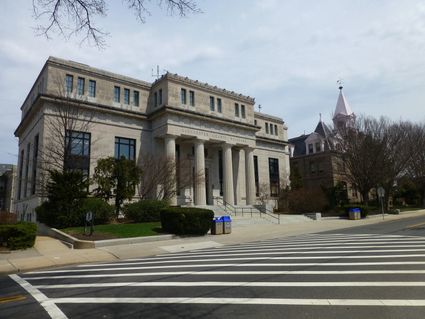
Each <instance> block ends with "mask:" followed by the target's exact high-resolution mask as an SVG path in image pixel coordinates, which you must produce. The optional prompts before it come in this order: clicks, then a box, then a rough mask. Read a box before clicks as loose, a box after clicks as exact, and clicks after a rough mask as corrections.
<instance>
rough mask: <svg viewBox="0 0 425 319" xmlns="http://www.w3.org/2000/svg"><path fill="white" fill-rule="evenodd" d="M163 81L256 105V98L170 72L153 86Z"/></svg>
mask: <svg viewBox="0 0 425 319" xmlns="http://www.w3.org/2000/svg"><path fill="white" fill-rule="evenodd" d="M163 80H169V81H173V82H175V83H183V84H186V85H188V86H192V87H195V88H198V89H202V90H206V91H209V92H211V93H214V94H217V95H222V96H227V97H229V98H232V99H236V100H239V101H242V102H244V103H247V104H255V98H253V97H250V96H248V95H243V94H238V93H236V92H234V91H229V90H226V89H223V88H219V87H217V86H213V85H210V84H208V83H204V82H200V81H198V80H192V79H189V78H188V77H183V76H181V75H178V74H177V73H170V72H167V73H165V74H164V75H162V76H161V77H160V78H159V79H158V80H156V81H155V82H154V83H153V84H152V86H154V85H156V84H157V83H159V82H161V81H163Z"/></svg>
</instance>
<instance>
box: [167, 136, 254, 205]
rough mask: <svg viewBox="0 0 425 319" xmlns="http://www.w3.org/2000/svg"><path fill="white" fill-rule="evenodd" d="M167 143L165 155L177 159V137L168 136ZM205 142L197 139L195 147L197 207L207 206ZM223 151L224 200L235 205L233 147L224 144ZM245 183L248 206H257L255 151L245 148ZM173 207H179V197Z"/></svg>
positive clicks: (174, 201) (175, 198) (173, 202)
mask: <svg viewBox="0 0 425 319" xmlns="http://www.w3.org/2000/svg"><path fill="white" fill-rule="evenodd" d="M164 141H165V155H166V157H167V158H170V159H173V160H174V162H175V158H176V137H175V136H170V135H167V136H166V137H165V139H164ZM204 143H205V141H204V140H201V139H196V140H195V142H194V147H195V177H194V178H195V190H194V191H195V198H194V200H195V205H206V204H207V201H206V189H205V150H204V149H205V147H204ZM222 150H223V179H224V180H223V200H224V201H225V202H226V203H228V204H231V205H234V204H235V197H234V191H233V162H232V145H231V144H227V143H224V144H222ZM244 151H245V181H246V187H245V190H246V204H247V205H253V204H255V176H254V150H253V149H252V148H250V147H245V148H244ZM170 204H171V205H177V197H176V196H174V197H173V198H172V199H171V203H170Z"/></svg>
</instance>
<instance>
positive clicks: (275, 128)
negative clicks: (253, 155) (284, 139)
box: [274, 125, 277, 135]
mask: <svg viewBox="0 0 425 319" xmlns="http://www.w3.org/2000/svg"><path fill="white" fill-rule="evenodd" d="M274 135H277V125H275V126H274Z"/></svg>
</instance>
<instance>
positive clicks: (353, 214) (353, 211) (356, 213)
mask: <svg viewBox="0 0 425 319" xmlns="http://www.w3.org/2000/svg"><path fill="white" fill-rule="evenodd" d="M348 218H349V219H351V220H358V219H360V218H361V213H360V208H350V209H349V210H348Z"/></svg>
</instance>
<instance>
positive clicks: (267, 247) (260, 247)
mask: <svg viewBox="0 0 425 319" xmlns="http://www.w3.org/2000/svg"><path fill="white" fill-rule="evenodd" d="M370 244H371V243H369V242H368V243H343V244H342V245H344V247H347V246H350V247H347V248H360V247H365V248H368V247H371V248H379V247H398V248H401V247H425V241H422V242H415V243H400V242H397V243H387V242H382V243H379V244H380V245H376V244H378V243H373V245H370ZM400 244H406V245H400ZM305 246H306V244H303V245H256V246H244V247H237V248H218V249H214V250H211V251H213V252H218V251H219V252H222V251H244V250H248V249H256V250H271V249H286V248H290V249H296V247H305ZM308 246H309V247H315V246H319V248H331V247H335V246H336V244H335V241H333V242H332V245H331V244H329V245H323V244H322V243H321V244H308ZM337 247H341V244H340V245H338V246H337ZM305 249H308V248H305ZM199 252H202V251H190V252H189V253H199Z"/></svg>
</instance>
